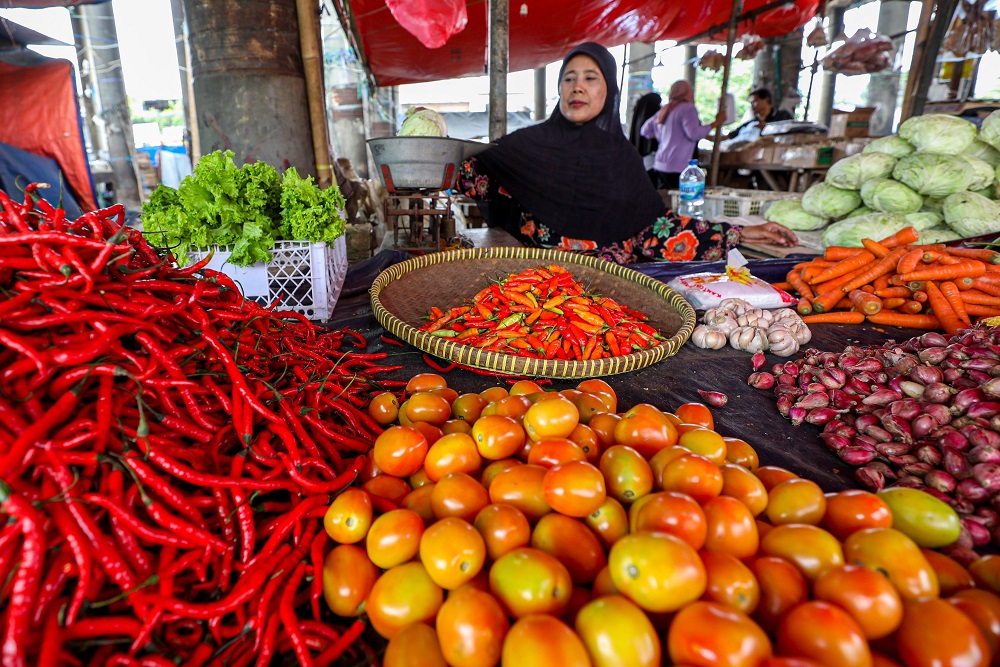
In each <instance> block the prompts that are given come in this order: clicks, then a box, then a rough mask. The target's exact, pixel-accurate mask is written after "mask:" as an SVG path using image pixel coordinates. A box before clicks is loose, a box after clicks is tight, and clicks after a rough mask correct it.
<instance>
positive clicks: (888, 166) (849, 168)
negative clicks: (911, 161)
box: [826, 153, 896, 190]
mask: <svg viewBox="0 0 1000 667" xmlns="http://www.w3.org/2000/svg"><path fill="white" fill-rule="evenodd" d="M895 166H896V158H894V157H893V156H891V155H889V154H888V153H858V154H857V155H851V156H850V157H845V158H844V159H842V160H838V161H837V162H835V163H834V164H833V166H832V167H830V169H829V170H827V172H826V182H827V183H829V184H830V185H833V186H835V187H838V188H843V189H845V190H860V189H861V186H862V185H864V184H865V183H866V182H868V181H870V180H871V179H873V178H885V177H886V176H888V175H889V174H891V173H892V168H893V167H895Z"/></svg>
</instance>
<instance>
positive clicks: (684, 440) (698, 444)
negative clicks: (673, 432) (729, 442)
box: [677, 428, 726, 466]
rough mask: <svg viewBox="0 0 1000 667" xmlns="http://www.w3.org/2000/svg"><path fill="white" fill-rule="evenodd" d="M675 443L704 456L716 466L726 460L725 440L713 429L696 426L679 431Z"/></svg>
mask: <svg viewBox="0 0 1000 667" xmlns="http://www.w3.org/2000/svg"><path fill="white" fill-rule="evenodd" d="M677 444H678V445H680V446H681V447H684V448H685V449H690V450H691V451H692V452H693V453H695V454H700V455H702V456H704V457H705V458H706V459H708V460H709V461H711V462H712V463H714V464H715V465H717V466H720V465H722V464H723V463H725V462H726V441H725V440H723V438H722V436H721V435H719V434H718V433H716V432H715V431H710V430H709V429H706V428H697V429H694V430H690V431H687V432H685V433H681V435H680V437H679V438H678V439H677Z"/></svg>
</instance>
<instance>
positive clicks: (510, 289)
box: [420, 264, 664, 361]
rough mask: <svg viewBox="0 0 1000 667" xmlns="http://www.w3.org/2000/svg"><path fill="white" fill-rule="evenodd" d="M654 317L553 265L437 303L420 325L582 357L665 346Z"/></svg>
mask: <svg viewBox="0 0 1000 667" xmlns="http://www.w3.org/2000/svg"><path fill="white" fill-rule="evenodd" d="M648 319H649V318H648V317H647V316H646V315H645V314H644V313H642V312H640V311H638V310H634V309H632V308H629V307H628V306H626V305H624V304H620V303H618V302H617V301H615V300H614V299H612V298H610V297H604V296H600V295H598V294H594V293H592V292H590V291H589V290H588V289H587V288H586V287H585V286H584V285H583V284H582V283H580V282H579V281H577V280H576V279H574V278H573V275H572V274H571V273H570V272H569V271H568V270H567V269H566V268H565V267H562V266H559V265H557V264H550V265H548V266H538V267H533V268H530V269H526V270H524V271H522V272H521V273H517V274H511V275H509V276H507V277H505V278H503V279H501V280H497V281H495V282H493V283H491V284H490V285H489V286H488V287H485V288H483V289H482V290H480V291H479V293H478V294H476V296H475V297H474V298H473V299H472V300H471V301H469V302H468V303H466V304H465V305H462V306H456V307H454V308H451V309H449V310H448V311H443V310H441V309H440V308H437V307H434V308H432V309H431V311H430V314H429V316H428V321H427V323H426V324H424V325H423V326H421V327H420V330H421V331H427V332H429V333H431V334H433V335H435V336H442V337H446V338H451V339H453V340H455V341H456V342H460V343H463V344H465V345H472V346H474V347H480V348H483V349H484V350H486V351H488V352H500V353H503V354H513V355H517V356H521V357H533V358H536V359H566V360H573V361H579V360H584V359H601V358H602V357H617V356H621V355H625V354H631V353H633V352H636V351H638V350H642V349H644V348H647V347H654V346H656V345H659V344H660V342H661V341H662V340H664V338H663V336H661V335H660V334H659V333H658V332H657V331H656V329H654V328H653V327H652V326H650V325H649V324H647V320H648Z"/></svg>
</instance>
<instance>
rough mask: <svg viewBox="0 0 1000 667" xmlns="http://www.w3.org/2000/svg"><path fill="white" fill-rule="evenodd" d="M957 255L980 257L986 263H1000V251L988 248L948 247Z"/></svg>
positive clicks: (968, 257)
mask: <svg viewBox="0 0 1000 667" xmlns="http://www.w3.org/2000/svg"><path fill="white" fill-rule="evenodd" d="M948 252H950V253H951V254H952V255H954V256H955V257H965V258H966V259H978V260H979V261H980V262H983V263H984V264H1000V252H997V251H996V250H987V249H986V248H948Z"/></svg>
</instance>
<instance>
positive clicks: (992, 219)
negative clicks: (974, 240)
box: [942, 192, 1000, 239]
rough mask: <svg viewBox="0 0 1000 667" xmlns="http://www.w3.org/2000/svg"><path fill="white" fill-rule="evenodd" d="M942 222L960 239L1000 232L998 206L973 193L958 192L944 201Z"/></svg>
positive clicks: (999, 209) (999, 208)
mask: <svg viewBox="0 0 1000 667" xmlns="http://www.w3.org/2000/svg"><path fill="white" fill-rule="evenodd" d="M942 209H943V211H944V222H945V224H947V225H948V226H949V227H951V228H952V229H953V230H955V232H957V233H958V234H959V235H960V236H961V237H962V238H966V239H967V238H970V237H972V236H982V235H984V234H995V233H997V232H1000V204H998V203H997V202H995V201H993V200H991V199H987V198H986V197H983V196H982V195H977V194H976V193H975V192H959V193H956V194H953V195H950V196H949V197H947V198H946V199H945V200H944V205H943V207H942Z"/></svg>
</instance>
